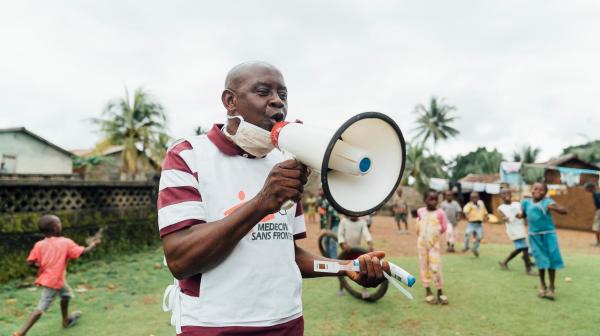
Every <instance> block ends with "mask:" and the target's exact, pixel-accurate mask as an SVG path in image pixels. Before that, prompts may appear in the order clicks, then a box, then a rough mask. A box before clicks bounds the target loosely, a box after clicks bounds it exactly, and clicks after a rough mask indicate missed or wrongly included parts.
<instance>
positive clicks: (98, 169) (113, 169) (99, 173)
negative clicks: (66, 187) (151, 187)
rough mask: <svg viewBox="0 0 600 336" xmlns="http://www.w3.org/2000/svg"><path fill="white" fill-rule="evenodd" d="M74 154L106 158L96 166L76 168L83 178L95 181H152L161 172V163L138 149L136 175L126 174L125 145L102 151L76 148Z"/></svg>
mask: <svg viewBox="0 0 600 336" xmlns="http://www.w3.org/2000/svg"><path fill="white" fill-rule="evenodd" d="M71 152H72V153H73V154H74V155H77V156H81V157H84V158H86V157H91V156H102V157H104V159H105V160H103V162H101V163H99V164H98V165H96V166H93V167H92V166H87V167H81V168H78V169H75V172H76V173H78V174H79V175H80V176H81V178H83V179H84V180H94V181H119V180H121V181H122V180H129V181H151V180H152V179H153V178H154V177H156V176H157V175H158V174H160V165H159V164H158V163H156V162H154V161H152V159H149V158H147V157H145V156H144V155H142V152H141V151H138V157H137V160H136V170H137V173H136V174H135V176H126V175H125V174H124V173H123V172H122V164H123V160H122V155H123V146H110V147H108V148H106V149H104V150H102V151H101V152H98V151H96V150H94V149H75V150H72V151H71Z"/></svg>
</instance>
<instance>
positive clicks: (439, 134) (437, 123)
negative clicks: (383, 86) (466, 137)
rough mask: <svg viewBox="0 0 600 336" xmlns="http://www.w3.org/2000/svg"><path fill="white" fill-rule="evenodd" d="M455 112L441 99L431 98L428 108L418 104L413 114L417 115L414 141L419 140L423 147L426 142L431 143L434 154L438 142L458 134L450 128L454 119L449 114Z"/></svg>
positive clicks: (453, 108) (452, 107) (454, 129)
mask: <svg viewBox="0 0 600 336" xmlns="http://www.w3.org/2000/svg"><path fill="white" fill-rule="evenodd" d="M454 110H456V108H455V107H454V106H450V105H445V104H444V100H443V99H438V98H437V97H435V96H433V97H431V100H430V101H429V107H425V106H424V105H422V104H419V105H417V106H416V107H415V111H414V112H415V113H417V114H418V115H419V117H418V118H417V125H418V126H417V127H416V128H415V130H416V131H417V134H416V135H415V139H419V138H420V140H421V143H422V144H423V145H424V144H425V143H427V141H428V140H430V139H431V140H432V142H433V152H434V153H435V145H436V144H437V142H438V141H440V140H446V139H449V138H451V137H455V136H457V135H458V134H459V133H460V132H459V131H458V130H457V129H456V128H454V127H452V126H450V124H452V122H454V121H455V120H456V117H453V116H450V112H452V111H454Z"/></svg>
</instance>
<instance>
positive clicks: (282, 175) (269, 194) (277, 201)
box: [256, 160, 307, 214]
mask: <svg viewBox="0 0 600 336" xmlns="http://www.w3.org/2000/svg"><path fill="white" fill-rule="evenodd" d="M306 181H307V168H306V166H305V165H303V164H302V163H300V162H298V161H296V160H287V161H283V162H281V163H278V164H277V165H275V167H273V169H271V172H270V173H269V176H267V180H266V181H265V184H264V185H263V187H262V189H261V191H260V192H259V193H258V195H257V196H256V200H257V202H258V206H259V208H260V209H261V210H263V211H265V213H266V214H271V213H274V212H277V211H279V210H280V209H281V206H282V205H283V204H284V203H285V202H286V201H288V200H291V201H294V202H299V201H300V200H301V199H302V193H303V192H304V185H305V184H306Z"/></svg>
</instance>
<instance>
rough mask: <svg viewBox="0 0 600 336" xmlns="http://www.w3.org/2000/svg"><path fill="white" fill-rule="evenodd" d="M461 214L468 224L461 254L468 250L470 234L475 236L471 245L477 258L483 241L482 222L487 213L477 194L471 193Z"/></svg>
mask: <svg viewBox="0 0 600 336" xmlns="http://www.w3.org/2000/svg"><path fill="white" fill-rule="evenodd" d="M463 213H464V214H465V216H466V217H467V221H468V222H469V224H468V226H467V230H466V231H465V248H464V249H463V252H467V251H468V250H469V240H470V236H471V234H473V233H474V234H475V242H474V243H473V254H474V255H475V256H476V257H479V243H480V242H481V239H483V221H484V220H485V219H486V217H487V215H488V212H487V209H486V208H485V204H483V202H482V201H481V200H480V199H479V193H478V192H476V191H473V192H472V193H471V198H470V201H469V203H467V204H466V205H465V207H464V208H463Z"/></svg>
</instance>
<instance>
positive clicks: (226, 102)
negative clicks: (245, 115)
mask: <svg viewBox="0 0 600 336" xmlns="http://www.w3.org/2000/svg"><path fill="white" fill-rule="evenodd" d="M221 102H223V106H224V107H225V109H227V112H230V113H231V112H234V111H235V109H236V105H237V97H236V95H235V93H234V92H233V91H231V90H229V89H225V90H223V93H222V94H221Z"/></svg>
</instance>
